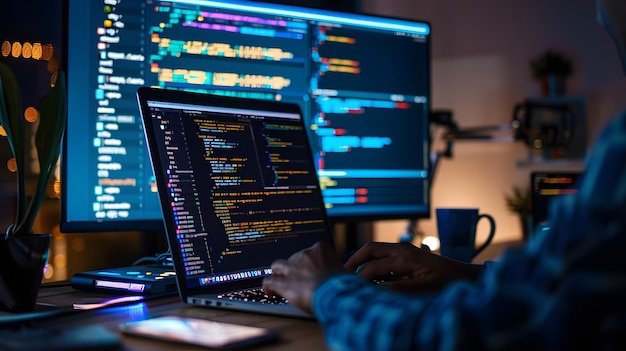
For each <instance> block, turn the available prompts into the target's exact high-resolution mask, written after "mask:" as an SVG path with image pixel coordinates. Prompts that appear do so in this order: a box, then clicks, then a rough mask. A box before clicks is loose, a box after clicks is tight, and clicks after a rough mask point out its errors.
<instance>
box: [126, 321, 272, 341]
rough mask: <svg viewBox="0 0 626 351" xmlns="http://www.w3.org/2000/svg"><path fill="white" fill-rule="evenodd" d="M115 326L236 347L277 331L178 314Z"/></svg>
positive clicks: (149, 334) (158, 336) (134, 332)
mask: <svg viewBox="0 0 626 351" xmlns="http://www.w3.org/2000/svg"><path fill="white" fill-rule="evenodd" d="M119 327H120V330H121V331H122V332H123V333H126V334H129V335H136V336H143V337H147V338H152V339H158V340H164V341H170V342H177V343H184V344H191V345H196V346H204V347H209V348H213V349H232V348H239V347H244V346H252V345H257V344H262V343H267V342H271V341H275V340H277V339H278V333H276V332H274V331H271V330H269V329H266V328H260V327H252V326H247V325H240V324H232V323H224V322H216V321H211V320H206V319H199V318H189V317H179V316H163V317H156V318H151V319H146V320H142V321H134V322H127V323H124V324H120V326H119Z"/></svg>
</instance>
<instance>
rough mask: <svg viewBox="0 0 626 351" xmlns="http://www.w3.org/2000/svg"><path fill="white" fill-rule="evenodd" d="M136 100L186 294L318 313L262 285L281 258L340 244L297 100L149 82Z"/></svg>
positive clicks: (221, 304)
mask: <svg viewBox="0 0 626 351" xmlns="http://www.w3.org/2000/svg"><path fill="white" fill-rule="evenodd" d="M137 98H138V102H139V108H140V112H141V117H142V121H143V126H144V134H145V137H146V142H147V146H148V150H149V153H150V158H151V161H152V168H153V171H154V174H155V177H156V184H157V189H158V193H159V199H160V203H161V207H162V211H163V218H164V224H165V231H166V235H167V240H168V243H169V246H170V249H171V253H172V261H173V264H174V269H175V272H176V282H177V287H178V292H179V295H180V297H181V299H182V300H183V301H184V302H186V303H188V304H194V305H202V306H209V307H217V308H225V309H236V310H241V311H249V312H259V313H269V314H278V315H284V316H294V317H305V318H307V317H309V318H310V317H312V316H310V315H309V314H307V313H305V312H302V311H300V310H299V309H297V308H295V307H294V306H293V305H290V304H289V303H288V302H285V301H284V300H282V299H281V298H278V299H276V300H275V297H272V296H264V294H263V293H262V289H261V285H262V280H263V278H264V277H267V276H269V275H270V274H271V268H270V266H271V264H272V262H273V261H274V260H276V259H280V258H282V259H287V258H289V256H291V255H292V254H293V253H295V252H297V251H300V250H302V249H304V248H307V247H310V246H311V245H313V244H314V243H316V242H318V241H325V242H328V243H330V244H332V243H333V241H332V232H331V225H330V221H329V219H328V217H327V215H326V209H325V206H324V201H323V199H322V192H321V189H320V185H319V181H318V177H317V173H316V169H315V164H314V161H313V154H312V153H311V149H310V145H309V141H308V138H307V132H306V128H305V125H304V122H303V119H302V113H301V111H300V108H299V107H298V105H296V104H289V103H282V102H275V101H264V100H254V99H243V98H241V99H240V98H233V97H224V96H215V95H207V94H201V93H192V92H186V91H179V90H166V89H157V88H148V87H142V88H140V89H139V90H138V92H137ZM250 294H257V295H260V296H258V298H255V297H253V296H251V295H250Z"/></svg>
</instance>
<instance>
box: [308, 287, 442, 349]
mask: <svg viewBox="0 0 626 351" xmlns="http://www.w3.org/2000/svg"><path fill="white" fill-rule="evenodd" d="M381 289H382V288H380V287H377V286H375V285H373V284H371V283H369V282H367V281H365V280H363V279H361V278H359V277H358V276H351V275H343V276H337V277H333V278H330V279H329V280H327V281H326V282H324V283H323V284H322V285H321V286H320V287H319V288H318V289H317V290H316V292H315V294H314V296H313V309H314V312H315V314H316V316H317V318H318V320H319V321H320V323H321V324H322V325H323V326H324V330H325V336H326V340H327V343H328V345H329V347H330V348H331V349H335V350H370V349H371V350H391V349H394V350H398V349H413V348H414V344H413V342H414V340H415V337H416V336H415V333H416V330H417V324H418V321H419V319H420V316H421V315H422V314H423V312H424V310H425V309H426V306H427V303H428V301H429V300H430V298H428V297H424V298H419V299H416V298H415V297H412V298H409V297H408V296H405V295H401V294H393V293H389V292H385V291H383V290H381Z"/></svg>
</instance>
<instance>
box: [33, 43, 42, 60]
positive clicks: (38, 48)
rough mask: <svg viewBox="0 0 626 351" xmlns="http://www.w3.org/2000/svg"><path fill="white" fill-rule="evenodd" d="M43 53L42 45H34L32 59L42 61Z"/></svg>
mask: <svg viewBox="0 0 626 351" xmlns="http://www.w3.org/2000/svg"><path fill="white" fill-rule="evenodd" d="M42 51H43V49H42V48H41V43H34V44H33V54H32V57H33V58H34V59H35V60H41V54H42Z"/></svg>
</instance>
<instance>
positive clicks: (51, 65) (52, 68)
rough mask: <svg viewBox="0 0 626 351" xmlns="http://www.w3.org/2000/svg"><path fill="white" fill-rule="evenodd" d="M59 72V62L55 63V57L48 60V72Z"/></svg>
mask: <svg viewBox="0 0 626 351" xmlns="http://www.w3.org/2000/svg"><path fill="white" fill-rule="evenodd" d="M58 71H59V61H57V59H56V57H52V58H51V59H50V60H48V72H50V73H52V72H58Z"/></svg>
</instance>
